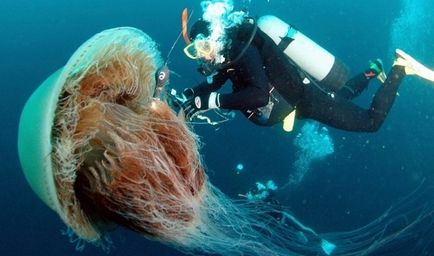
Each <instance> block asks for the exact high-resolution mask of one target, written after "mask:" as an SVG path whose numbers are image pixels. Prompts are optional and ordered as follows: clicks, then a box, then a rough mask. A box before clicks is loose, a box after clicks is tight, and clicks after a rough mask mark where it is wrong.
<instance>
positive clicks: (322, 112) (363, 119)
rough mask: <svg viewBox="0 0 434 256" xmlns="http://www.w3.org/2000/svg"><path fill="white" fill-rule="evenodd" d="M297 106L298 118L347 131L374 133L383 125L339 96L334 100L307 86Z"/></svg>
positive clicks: (368, 112)
mask: <svg viewBox="0 0 434 256" xmlns="http://www.w3.org/2000/svg"><path fill="white" fill-rule="evenodd" d="M304 92H305V93H304V97H303V98H302V100H301V101H300V102H299V104H298V105H297V108H296V109H297V117H299V118H309V119H313V120H316V121H319V122H321V123H323V124H326V125H329V126H332V127H335V128H338V129H342V130H347V131H357V132H373V131H376V130H377V129H378V127H379V126H380V125H381V124H376V123H374V119H373V118H372V117H371V115H370V111H369V110H366V109H363V108H361V107H359V106H357V105H356V104H354V103H352V102H351V101H350V100H347V99H344V98H342V97H340V96H338V95H336V96H335V97H334V98H332V97H330V96H329V95H326V94H324V93H323V92H321V91H319V90H318V89H316V88H315V87H313V86H306V87H305V91H304Z"/></svg>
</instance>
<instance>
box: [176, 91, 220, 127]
mask: <svg viewBox="0 0 434 256" xmlns="http://www.w3.org/2000/svg"><path fill="white" fill-rule="evenodd" d="M219 106H220V103H219V94H218V93H216V92H212V93H210V94H203V95H197V96H195V97H193V98H191V99H188V100H187V101H186V102H184V104H182V108H183V109H184V114H185V117H186V119H187V120H190V121H191V120H192V119H193V118H194V117H195V116H196V115H197V114H198V113H200V112H205V111H207V110H209V109H215V108H218V107H219Z"/></svg>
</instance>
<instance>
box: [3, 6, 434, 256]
mask: <svg viewBox="0 0 434 256" xmlns="http://www.w3.org/2000/svg"><path fill="white" fill-rule="evenodd" d="M403 2H410V1H403ZM424 2H428V0H426V1H423V0H421V1H419V0H418V1H412V2H410V4H413V5H414V6H417V5H421V4H425V5H426V8H424V12H423V13H422V14H421V13H419V14H418V15H416V16H414V15H413V16H412V15H409V14H408V15H407V16H405V15H406V13H408V12H409V10H408V9H405V8H408V4H407V5H405V4H403V3H400V2H399V1H385V0H383V1H378V0H354V1H338V0H328V1H326V0H303V1H301V0H297V1H285V0H270V2H269V3H268V2H267V1H265V0H253V3H252V5H251V14H252V15H262V14H274V15H277V16H279V17H281V18H282V19H284V20H286V21H288V22H291V23H292V24H294V25H296V27H297V28H299V29H300V30H301V31H303V32H304V33H305V34H306V35H308V36H310V37H311V38H313V39H314V40H315V41H316V42H318V43H319V44H321V45H322V46H323V47H325V48H327V49H328V50H329V51H331V52H333V53H334V54H335V55H336V56H338V57H340V58H341V59H343V60H344V61H345V62H346V63H347V64H348V65H349V66H350V67H351V70H352V71H353V72H354V73H355V72H358V71H360V70H362V69H363V68H365V67H366V64H367V61H368V59H370V58H376V57H381V58H383V59H384V60H385V64H386V65H387V66H390V64H391V60H392V56H390V55H391V52H392V48H393V47H394V45H395V44H396V43H398V44H402V45H405V46H406V50H407V51H409V52H411V53H412V54H414V55H415V56H416V57H418V58H420V59H422V60H423V61H425V62H426V63H428V64H429V65H431V66H434V60H433V59H434V58H433V57H434V56H433V54H431V53H430V52H429V47H431V48H432V47H434V33H433V28H432V25H431V26H430V25H429V24H433V23H432V21H433V20H432V18H429V17H427V16H428V15H429V13H430V12H431V11H430V10H432V9H433V7H434V6H433V5H434V4H433V3H424ZM414 6H413V7H414ZM184 7H189V8H193V9H194V10H195V14H194V16H193V19H196V18H198V17H199V15H200V14H199V13H200V8H199V1H198V0H195V1H187V0H182V1H181V0H177V1H168V2H166V3H163V2H160V3H151V1H139V0H135V1H134V0H125V1H112V0H106V1H102V0H93V1H84V0H76V1H65V0H64V1H49V0H34V1H29V0H27V1H24V0H14V1H12V0H3V1H1V2H0V35H1V39H0V77H1V89H2V93H1V94H0V97H1V100H0V116H1V118H2V119H1V120H2V125H3V126H2V128H3V129H2V132H1V133H0V141H1V145H2V151H1V154H0V160H1V163H2V167H1V169H0V188H2V191H1V192H2V193H1V194H0V203H1V206H0V209H1V210H0V254H1V255H83V256H84V255H104V253H103V252H102V251H101V250H100V249H97V248H94V247H93V246H87V248H86V249H85V251H84V252H81V253H79V252H76V251H75V249H74V246H73V245H72V244H70V243H69V242H68V240H67V238H66V237H65V236H62V235H61V233H60V230H62V229H64V228H65V226H64V224H63V223H62V222H61V221H60V219H59V218H58V216H57V215H56V214H55V213H54V212H52V211H51V210H49V209H48V208H47V207H46V206H45V205H44V204H43V203H42V202H41V201H40V200H39V199H38V198H37V197H36V196H35V194H34V193H33V192H32V191H31V190H30V187H29V186H28V185H27V183H26V181H25V179H24V176H23V175H22V172H21V169H20V165H19V162H18V158H17V147H16V141H17V126H18V121H19V115H20V112H21V108H22V106H23V105H24V103H25V101H26V100H27V98H28V97H29V96H30V94H31V93H32V92H33V91H34V90H35V88H36V87H37V86H38V85H39V84H40V83H41V82H42V81H43V80H44V79H45V78H46V77H47V76H48V75H49V74H51V73H52V72H53V71H54V70H56V69H57V68H59V67H61V66H62V65H64V64H65V63H66V61H67V59H68V58H69V57H70V56H71V54H72V53H73V52H74V51H75V49H76V48H77V47H78V46H79V45H80V44H81V43H83V42H84V41H85V40H86V39H88V38H90V37H91V36H92V35H94V34H95V33H97V32H99V31H101V30H103V29H107V28H112V27H117V26H133V27H137V28H140V29H142V30H143V31H145V32H146V33H148V34H149V35H150V36H151V37H152V38H153V39H154V40H155V41H157V42H159V44H160V49H161V52H162V54H163V56H166V55H167V53H168V51H169V49H170V47H171V45H172V44H173V41H174V40H175V38H176V37H177V35H178V33H179V28H180V13H181V10H182V8H184ZM404 7H405V8H404ZM401 13H404V17H407V18H408V19H409V20H410V21H409V22H408V24H410V25H411V26H410V27H409V28H405V27H398V28H396V25H394V21H395V19H398V18H399V17H400V15H401ZM401 21H402V20H401ZM404 23H405V22H404ZM415 24H416V25H415ZM401 25H402V23H401ZM392 31H395V32H392ZM396 31H398V32H396ZM392 33H398V34H399V35H401V38H409V39H408V40H405V41H400V42H396V40H395V41H393V40H392V38H394V37H393V36H391V34H392ZM407 34H411V35H414V36H412V37H407V36H405V35H407ZM394 35H396V34H394ZM402 35H404V36H402ZM414 38H416V39H414ZM410 39H412V40H415V41H409V40H410ZM182 46H183V42H179V44H178V45H177V46H176V48H175V50H174V52H173V54H172V55H171V56H170V62H169V63H170V67H171V69H172V70H174V71H175V72H176V73H178V74H180V75H181V76H182V77H181V78H178V77H175V76H172V80H171V86H173V87H178V88H181V87H186V86H192V85H194V84H196V83H197V82H198V81H200V79H201V78H200V77H199V75H198V74H196V72H195V63H193V62H191V61H189V60H188V59H187V58H185V56H183V54H182ZM427 49H428V50H427ZM377 86H378V84H377V83H373V85H372V87H371V88H370V89H369V92H368V93H366V94H365V95H364V96H363V97H362V98H361V99H359V100H358V102H359V103H360V104H364V105H367V104H368V103H369V100H370V99H371V97H372V92H374V91H375V89H376V88H377ZM433 97H434V89H433V88H432V87H430V86H429V85H428V84H427V83H426V82H422V81H421V80H419V79H415V78H409V79H407V80H406V81H405V82H404V83H403V85H402V87H401V89H400V96H399V97H398V98H397V100H396V103H395V106H394V108H393V109H392V112H391V113H390V115H389V117H388V119H387V120H386V122H385V124H384V126H383V127H382V129H381V130H380V131H379V132H377V133H375V134H363V133H361V134H357V133H349V132H342V131H338V130H335V129H330V133H331V136H332V138H333V140H334V142H335V153H334V154H333V155H331V156H329V157H327V158H326V159H324V160H321V161H318V162H315V163H314V165H313V166H312V169H311V170H310V172H309V173H308V174H307V175H306V177H305V180H304V182H303V183H302V184H301V185H300V186H299V187H298V188H291V189H286V190H285V191H280V192H279V195H278V196H279V198H280V200H281V201H282V202H283V203H284V204H286V205H289V206H290V207H291V208H292V210H293V211H294V213H295V214H296V215H297V216H298V217H299V218H300V219H301V220H302V221H303V222H304V223H306V224H307V225H309V226H311V227H313V228H315V229H316V230H317V231H320V232H329V231H338V230H348V229H351V228H355V227H358V226H360V225H363V224H366V223H367V222H368V221H370V220H372V219H374V218H376V217H377V216H378V215H379V214H380V213H382V212H383V211H384V210H385V209H387V208H388V207H389V206H390V205H391V203H392V202H395V201H396V200H397V199H398V198H399V197H401V196H403V195H405V194H407V193H409V191H411V190H412V189H414V188H415V187H416V186H417V184H419V182H420V181H421V180H422V179H424V178H426V179H427V182H428V183H434V182H433V178H434V177H433V172H434V170H433V166H434V158H433V157H432V152H434V145H433V143H432V141H433V138H434V132H433V131H434V107H433V105H434V103H433V100H432V99H433ZM301 125H302V122H299V123H297V124H296V129H295V131H294V132H293V133H292V134H287V133H284V132H283V131H282V129H281V128H280V127H277V126H276V127H273V128H261V127H255V126H254V125H252V124H250V123H248V122H247V121H246V120H244V119H243V117H241V116H240V115H238V116H237V118H236V119H235V120H233V121H232V122H228V123H225V124H223V125H221V126H219V127H218V128H216V127H210V126H197V127H196V128H195V130H196V132H197V133H198V134H199V135H200V136H201V138H202V141H203V142H204V147H203V148H202V151H201V152H202V154H203V156H204V159H205V162H206V165H207V167H208V170H209V176H210V178H211V181H212V182H213V183H214V184H215V185H216V186H217V187H219V188H220V189H222V190H223V191H224V192H226V193H227V194H228V195H229V196H231V197H236V196H237V194H238V193H245V192H246V191H247V190H248V189H249V188H250V187H251V186H252V185H253V184H254V182H256V181H258V180H260V181H265V180H267V179H273V180H275V181H276V183H277V184H278V185H282V184H283V183H285V181H286V180H287V178H288V175H289V173H290V171H291V168H292V162H293V161H294V159H295V156H296V154H295V153H296V152H295V150H296V149H295V147H294V146H293V139H294V136H295V135H296V134H297V132H298V130H299V128H300V127H301ZM239 162H241V163H243V164H244V166H245V172H244V173H242V174H239V175H237V174H236V173H235V171H234V169H235V166H236V164H237V163H239ZM112 238H113V240H114V245H115V247H114V249H113V251H112V253H111V255H162V256H164V255H170V256H173V255H182V254H181V253H179V252H176V251H174V250H172V249H170V248H167V247H165V246H163V245H160V244H158V243H155V242H149V241H147V240H146V239H144V238H142V237H140V236H139V235H137V234H134V233H131V232H128V231H123V230H120V231H117V232H115V233H114V234H113V236H112Z"/></svg>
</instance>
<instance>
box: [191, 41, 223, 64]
mask: <svg viewBox="0 0 434 256" xmlns="http://www.w3.org/2000/svg"><path fill="white" fill-rule="evenodd" d="M215 48H216V47H215V43H213V41H211V40H209V39H206V38H197V39H196V40H194V41H193V42H192V43H190V44H188V45H187V46H186V47H185V48H184V53H185V55H187V57H188V58H190V59H193V60H196V59H204V60H207V61H213V60H214V58H215Z"/></svg>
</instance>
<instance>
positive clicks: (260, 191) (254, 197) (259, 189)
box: [246, 180, 277, 201]
mask: <svg viewBox="0 0 434 256" xmlns="http://www.w3.org/2000/svg"><path fill="white" fill-rule="evenodd" d="M276 190H277V186H276V184H275V183H274V181H272V180H269V181H267V182H266V183H265V184H263V183H261V182H256V188H255V189H254V191H249V192H247V194H246V198H247V200H249V201H262V200H264V199H266V198H267V197H269V196H270V191H276Z"/></svg>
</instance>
